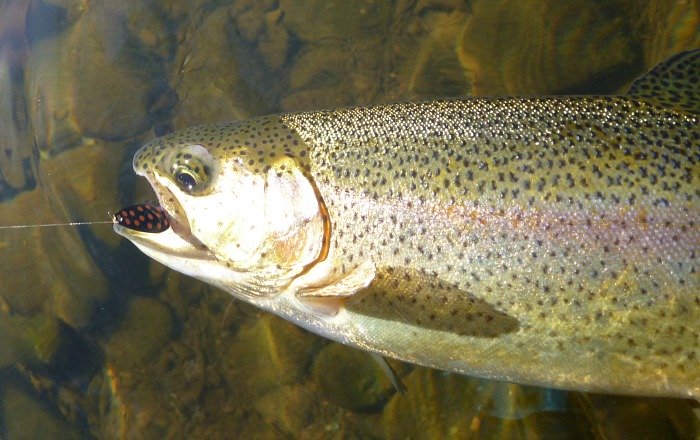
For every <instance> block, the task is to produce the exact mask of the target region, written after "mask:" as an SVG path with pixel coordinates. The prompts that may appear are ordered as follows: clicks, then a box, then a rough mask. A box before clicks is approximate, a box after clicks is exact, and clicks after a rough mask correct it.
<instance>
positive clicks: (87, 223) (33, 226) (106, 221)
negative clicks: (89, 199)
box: [0, 220, 114, 229]
mask: <svg viewBox="0 0 700 440" xmlns="http://www.w3.org/2000/svg"><path fill="white" fill-rule="evenodd" d="M106 223H114V222H113V221H112V220H105V221H99V222H71V223H42V224H38V225H12V226H0V229H27V228H51V227H56V226H81V225H101V224H106Z"/></svg>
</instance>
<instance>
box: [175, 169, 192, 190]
mask: <svg viewBox="0 0 700 440" xmlns="http://www.w3.org/2000/svg"><path fill="white" fill-rule="evenodd" d="M175 179H177V181H178V183H179V184H180V186H181V187H183V188H184V189H187V190H189V191H192V190H193V189H194V187H195V185H196V184H197V181H196V180H195V178H194V176H192V175H191V174H189V173H184V172H180V173H177V175H176V176H175Z"/></svg>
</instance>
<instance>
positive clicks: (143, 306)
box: [105, 297, 173, 366]
mask: <svg viewBox="0 0 700 440" xmlns="http://www.w3.org/2000/svg"><path fill="white" fill-rule="evenodd" d="M172 332H173V316H172V313H171V311H170V309H169V307H168V306H167V304H165V303H164V302H162V301H160V300H158V299H155V298H147V297H134V298H133V299H132V300H131V303H130V304H129V312H128V313H127V315H126V318H125V319H124V322H123V323H122V325H121V327H120V328H119V330H118V331H117V332H116V333H115V334H114V335H112V337H111V338H110V340H109V342H108V343H107V346H106V347H105V349H106V351H107V356H108V358H109V359H111V360H112V362H114V363H115V364H117V365H127V366H128V365H138V364H142V363H144V362H149V361H150V360H152V359H153V358H154V357H155V356H156V355H157V354H158V353H159V352H160V351H161V350H162V349H163V348H164V347H165V346H166V345H167V344H168V343H169V342H170V340H171V338H172Z"/></svg>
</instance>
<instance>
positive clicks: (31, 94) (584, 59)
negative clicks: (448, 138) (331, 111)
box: [0, 0, 700, 438]
mask: <svg viewBox="0 0 700 440" xmlns="http://www.w3.org/2000/svg"><path fill="white" fill-rule="evenodd" d="M699 7H700V6H698V3H697V2H692V1H681V2H668V1H661V0H658V1H656V0H652V1H642V0H636V1H635V0H614V1H612V0H611V1H607V2H588V1H583V0H566V1H561V0H557V1H554V0H544V1H542V0H538V1H535V0H530V1H526V2H509V1H500V0H498V1H487V0H473V1H471V2H465V1H450V0H444V1H409V0H397V1H394V2H376V1H371V0H363V1H358V2H342V1H326V0H303V1H295V2H291V1H288V0H279V1H275V0H266V1H246V0H235V1H228V2H226V1H211V0H198V1H193V2H185V1H182V2H169V1H159V0H145V1H139V2H107V1H104V2H97V1H93V2H82V1H72V0H43V1H39V0H36V1H22V0H5V1H4V2H0V225H11V224H39V223H56V222H69V221H81V220H104V219H107V218H109V217H108V214H107V212H108V211H110V210H114V209H116V208H117V207H119V206H122V205H125V204H128V203H131V202H140V201H143V200H146V199H149V198H152V196H151V195H150V194H149V193H148V190H147V188H146V187H145V184H144V182H141V181H137V180H136V179H135V178H134V176H133V175H132V173H131V164H130V161H131V157H132V155H133V152H134V151H135V149H136V148H137V147H138V146H139V145H140V144H142V143H143V142H145V141H146V140H148V139H151V138H152V137H153V136H154V134H162V133H165V132H167V131H170V130H172V129H176V128H182V127H185V126H188V125H193V124H196V123H203V122H213V121H219V120H227V119H233V118H245V117H250V116H254V115H259V114H265V113H270V112H275V111H294V110H302V109H312V108H321V107H333V106H341V105H351V104H370V103H378V102H387V101H395V100H399V99H418V98H425V97H438V96H452V95H466V94H476V95H497V94H521V95H522V94H552V93H603V92H619V91H623V90H624V89H625V87H626V86H627V85H628V84H629V82H630V81H631V80H633V79H634V78H635V77H636V76H637V75H639V74H640V73H641V72H643V71H644V70H645V69H646V68H648V67H649V66H651V65H653V64H655V63H656V62H657V61H659V60H661V59H663V58H665V57H666V56H668V55H671V54H673V53H676V52H678V51H681V50H684V49H690V48H697V47H700V33H699V32H698V28H699V27H700V26H699V25H700V18H699V15H698V14H699V11H698V8H699ZM0 347H2V348H1V349H0V436H1V437H3V438H36V437H45V436H46V435H47V434H49V433H50V434H51V437H53V438H61V437H66V438H73V437H85V436H94V437H108V438H113V437H146V438H151V437H155V436H165V437H177V436H182V435H183V433H185V435H188V436H194V437H196V438H212V437H215V438H216V437H242V436H247V437H251V436H255V437H257V438H261V437H262V438H267V437H284V436H293V437H303V438H320V437H323V438H326V437H331V438H446V437H452V438H463V437H469V436H473V437H480V438H501V437H508V438H536V437H541V438H552V437H557V438H561V437H565V438H580V437H584V438H641V437H647V438H695V437H696V436H697V435H698V432H700V421H699V417H698V410H697V409H696V410H695V412H693V411H694V410H693V408H692V406H691V404H690V403H689V402H686V401H682V400H673V399H649V398H637V397H615V396H599V395H588V394H583V393H567V392H561V391H553V390H544V389H537V388H532V387H523V386H519V385H512V384H503V383H495V382H489V381H485V380H480V379H474V378H468V377H462V376H456V375H450V374H445V373H441V372H437V371H432V370H428V369H424V368H419V367H414V366H409V365H403V364H398V363H394V367H395V369H396V370H397V371H398V372H399V374H400V375H401V376H402V377H403V381H404V382H405V383H406V385H407V386H408V389H409V393H408V394H407V395H404V396H400V395H396V394H395V393H394V391H393V389H392V387H391V384H390V383H389V382H388V380H387V379H386V378H385V377H384V375H383V372H382V371H381V370H380V369H379V368H378V367H377V366H376V365H374V364H373V363H372V361H371V360H370V359H369V358H368V357H367V356H365V355H364V354H362V353H358V352H356V351H354V350H351V349H349V348H346V347H342V346H340V345H337V344H332V343H328V342H327V341H325V340H322V339H320V338H317V337H315V336H313V335H309V334H308V333H306V332H303V331H301V330H299V329H298V328H296V327H294V326H292V325H291V324H288V323H286V322H283V321H280V320H278V319H276V318H273V317H270V316H267V315H261V314H260V313H259V312H258V311H257V310H251V309H249V308H248V307H247V306H245V305H242V304H238V303H233V304H232V303H231V300H230V298H229V297H228V296H227V295H226V294H224V293H222V292H218V291H215V290H214V289H211V288H209V287H208V286H204V285H202V284H201V283H198V282H196V281H193V280H190V279H187V278H185V277H182V276H180V275H179V274H176V273H172V272H169V271H166V270H165V269H163V268H162V267H161V266H158V265H156V264H155V263H151V262H149V261H147V259H146V258H145V257H144V256H142V255H140V254H139V253H138V252H137V251H136V250H135V249H134V248H133V247H131V245H129V244H127V243H124V242H123V241H122V240H120V239H119V238H118V237H117V236H116V235H115V234H113V232H112V230H111V228H110V227H108V226H104V225H95V226H92V227H78V228H40V229H23V230H6V229H0ZM543 368H546V366H543Z"/></svg>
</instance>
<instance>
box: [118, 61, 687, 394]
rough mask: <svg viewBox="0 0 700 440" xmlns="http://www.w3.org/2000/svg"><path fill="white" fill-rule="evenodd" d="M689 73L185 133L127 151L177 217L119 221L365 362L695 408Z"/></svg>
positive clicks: (173, 261)
mask: <svg viewBox="0 0 700 440" xmlns="http://www.w3.org/2000/svg"><path fill="white" fill-rule="evenodd" d="M699 74H700V51H692V52H685V53H682V54H679V55H677V56H675V57H673V58H671V59H669V60H667V61H665V62H664V63H662V64H660V65H659V66H657V67H656V68H654V69H653V70H652V71H651V72H649V73H648V74H647V75H646V76H644V77H642V78H640V79H639V80H637V81H636V82H635V83H634V84H633V87H632V89H631V91H630V93H629V94H628V95H626V96H594V97H551V98H530V99H526V98H508V99H457V100H442V101H430V102H411V103H400V104H392V105H383V106H376V107H368V108H346V109H338V110H328V111H314V112H307V113H294V114H281V115H273V116H265V117H261V118H259V119H255V120H250V121H242V122H231V123H222V124H213V125H202V126H197V127H193V128H188V129H185V130H183V131H179V132H176V133H173V134H170V135H167V136H164V137H161V138H159V139H156V140H154V141H152V142H150V143H149V144H147V145H145V146H143V147H142V148H141V149H140V150H139V151H138V153H137V154H136V156H135V157H134V161H133V165H134V169H135V171H136V173H137V174H139V175H141V176H144V177H146V178H147V179H148V181H149V182H150V184H151V185H152V186H153V189H154V190H155V192H156V194H157V197H158V199H159V202H160V205H161V208H162V209H163V210H164V211H165V215H166V216H167V219H168V220H169V221H170V226H171V227H170V228H169V229H166V230H162V231H161V232H158V233H152V232H149V231H147V230H145V228H141V230H137V229H139V228H136V227H134V228H132V227H125V225H123V224H116V225H115V230H116V231H117V232H118V233H119V234H122V235H123V236H125V237H126V238H128V239H129V240H131V241H133V242H134V243H135V244H136V246H138V247H139V248H140V249H141V250H142V251H143V252H145V253H146V254H147V255H149V256H151V257H152V258H154V259H155V260H157V261H159V262H161V263H163V264H165V265H166V266H169V267H171V268H173V269H175V270H177V271H179V272H182V273H184V274H187V275H191V276H193V277H196V278H199V279H201V280H204V281H205V282H207V283H210V284H212V285H214V286H217V287H219V288H221V289H223V290H226V291H228V292H230V293H231V294H232V295H233V296H235V297H236V298H239V299H241V300H244V301H247V302H249V303H251V304H254V305H256V306H258V307H260V308H262V309H264V310H267V311H270V312H272V313H275V314H277V315H279V316H281V317H283V318H285V319H287V320H290V321H292V322H294V323H296V324H298V325H300V326H301V327H304V328H306V329H308V330H310V331H312V332H315V333H318V334H320V335H323V336H325V337H327V338H330V339H333V340H336V341H339V342H341V343H344V344H349V345H351V346H354V347H357V348H360V349H363V350H367V351H370V352H373V353H375V354H380V355H383V356H388V357H392V358H396V359H401V360H403V361H407V362H413V363H416V364H420V365H425V366H429V367H434V368H439V369H443V370H448V371H454V372H459V373H465V374H470V375H478V376H482V377H488V378H494V379H500V380H506V381H513V382H520V383H527V384H534V385H543V386H548V387H558V388H566V389H576V390H586V391H598V392H611V393H628V394H640V395H663V396H676V397H692V398H695V399H698V398H700V362H699V361H698V358H699V357H700V275H699V273H698V271H700V263H699V261H700V260H699V259H698V254H699V253H700V128H698V119H699V116H698V114H699V113H700V112H699V109H700V105H699V101H698V100H699V98H700V93H699V86H698V84H699V83H700V81H698V75H699ZM129 218H130V219H136V220H137V218H138V213H136V216H135V217H131V216H130V215H127V216H126V217H125V219H123V220H122V221H123V222H124V221H126V219H129ZM159 230H161V228H159Z"/></svg>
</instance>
